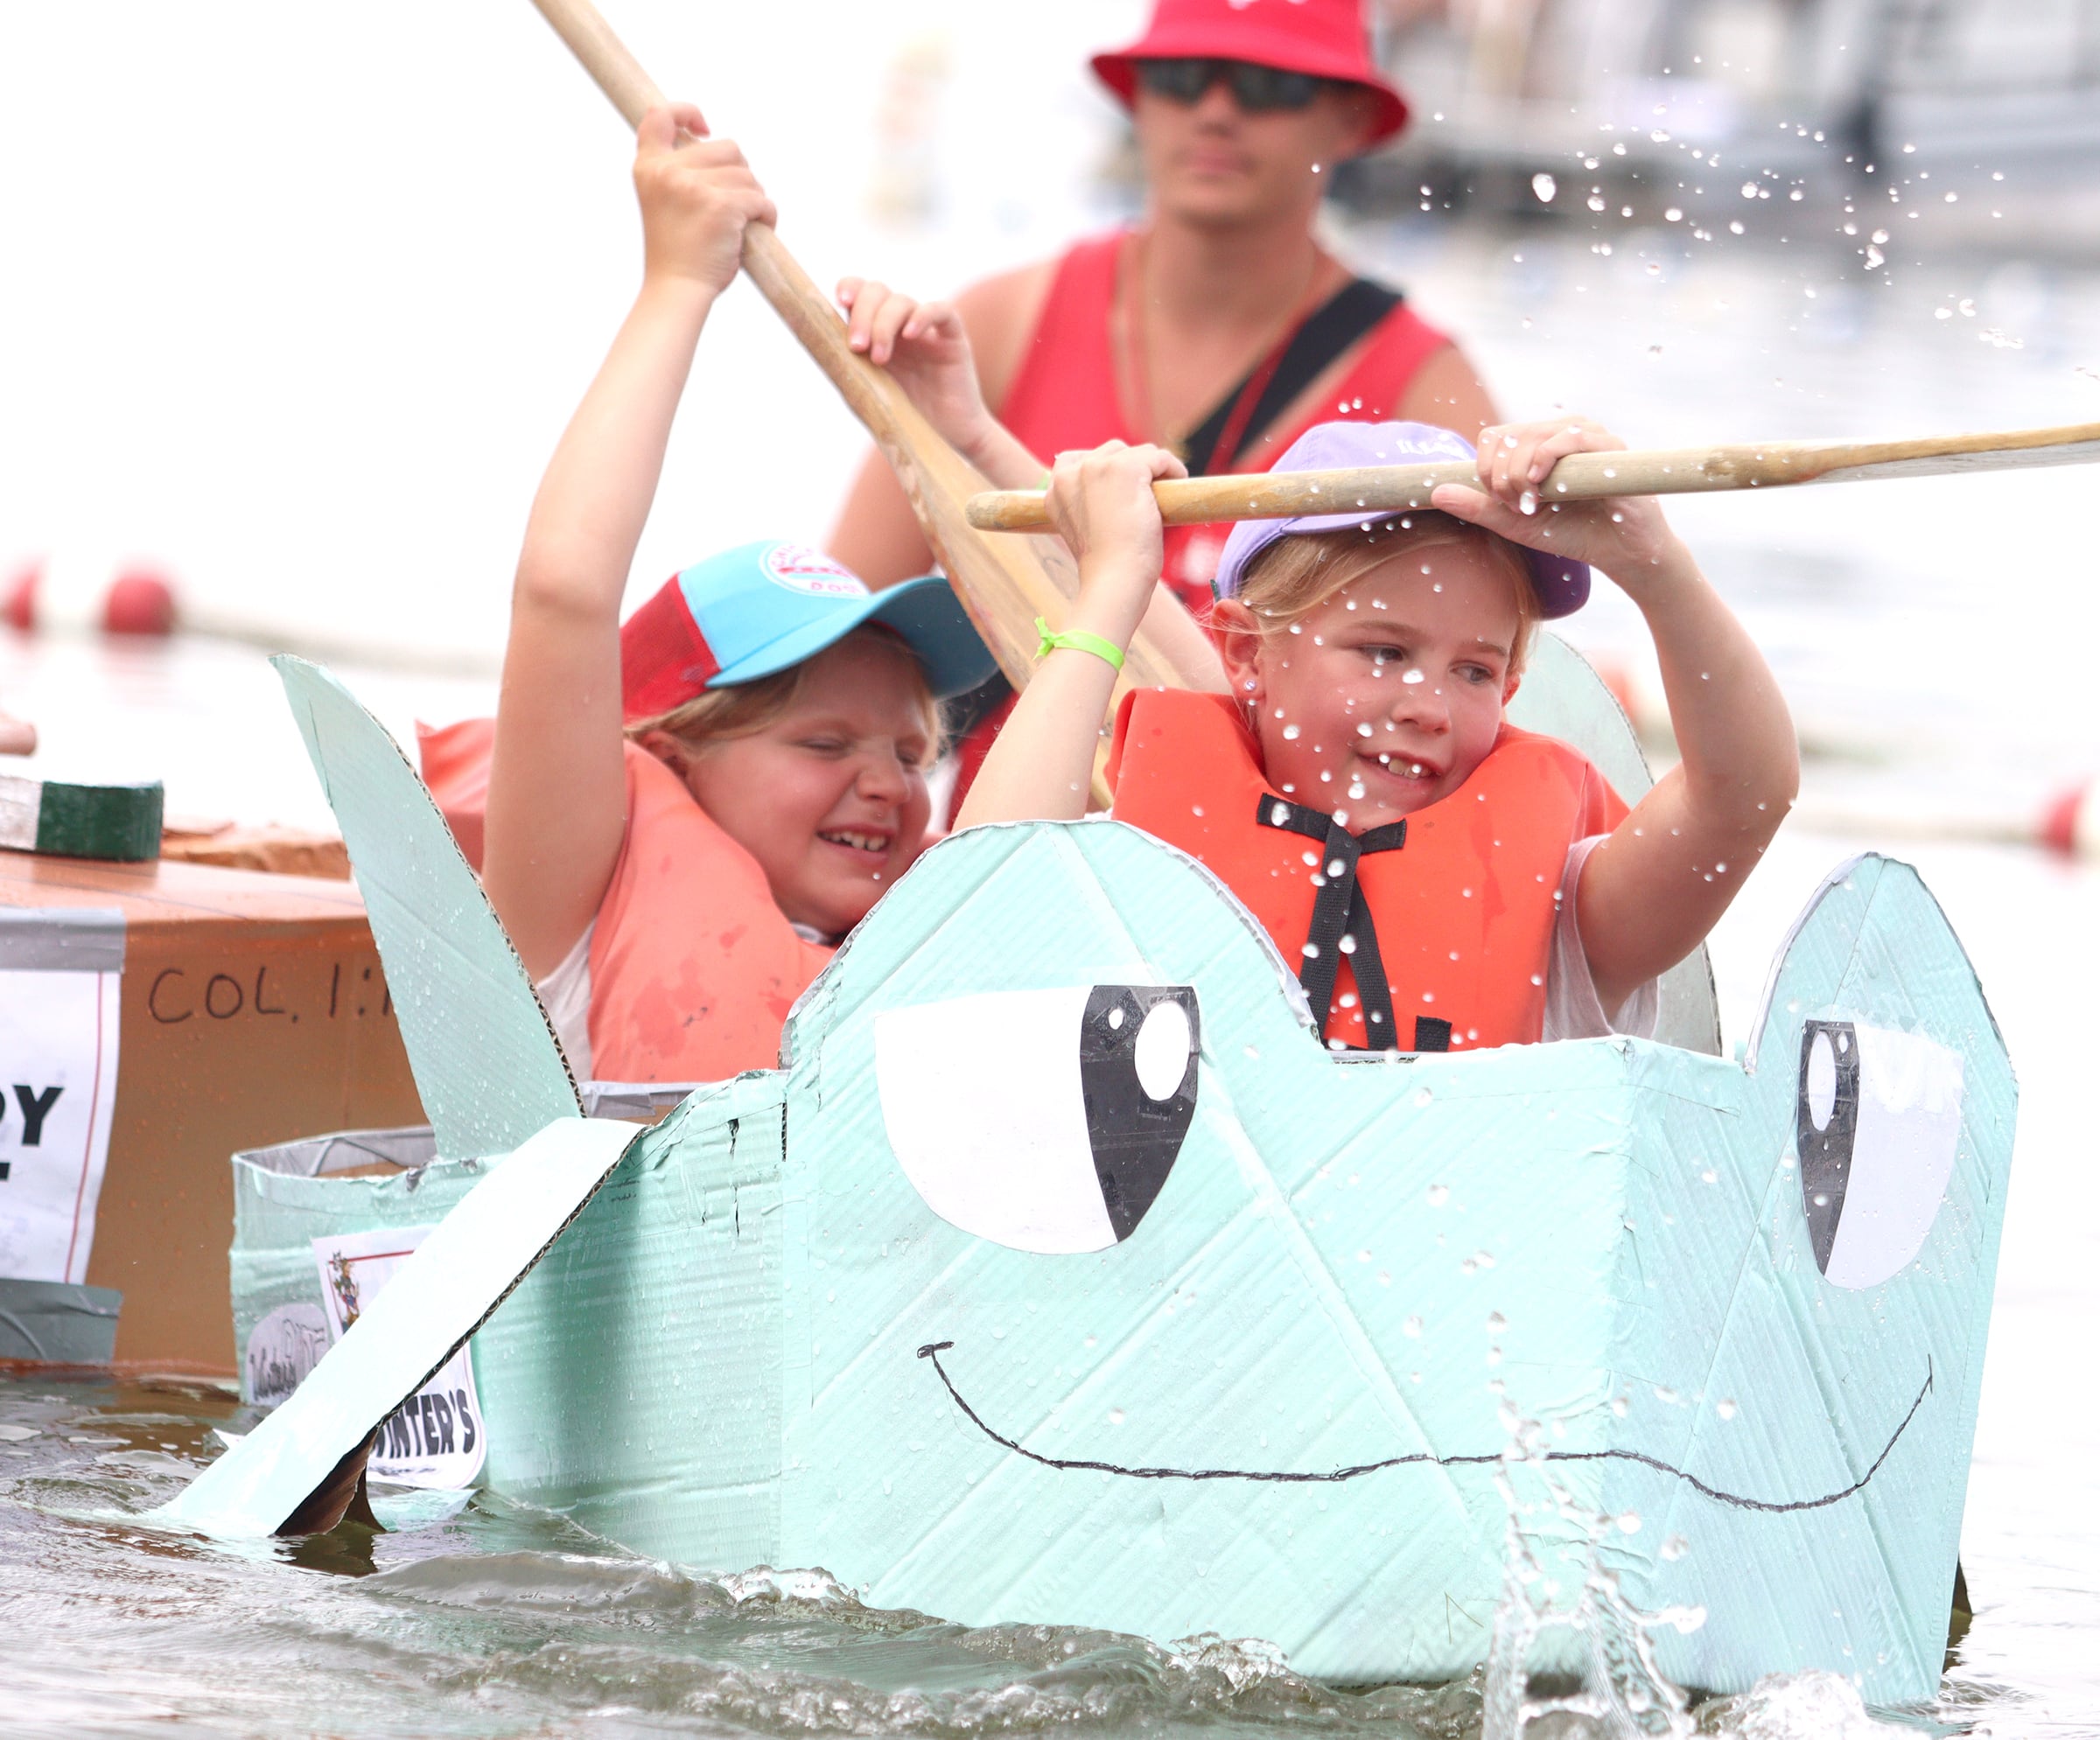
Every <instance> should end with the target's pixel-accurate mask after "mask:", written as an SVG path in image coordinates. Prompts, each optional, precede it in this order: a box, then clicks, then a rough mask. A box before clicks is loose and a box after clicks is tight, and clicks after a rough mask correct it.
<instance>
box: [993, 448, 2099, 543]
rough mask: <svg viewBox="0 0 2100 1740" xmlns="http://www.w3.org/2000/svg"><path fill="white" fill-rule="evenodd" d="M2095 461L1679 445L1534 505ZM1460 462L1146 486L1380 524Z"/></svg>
mask: <svg viewBox="0 0 2100 1740" xmlns="http://www.w3.org/2000/svg"><path fill="white" fill-rule="evenodd" d="M2096 460H2100V423H2067V424H2065V425H2063V426H2062V427H2061V428H2059V429H2016V430H2005V431H2003V432H2000V433H1996V434H1988V435H1945V436H1933V437H1927V438H1925V439H1923V440H1918V441H1768V442H1764V443H1762V444H1749V445H1742V446H1734V447H1680V448H1674V449H1670V450H1667V451H1654V452H1643V453H1571V454H1570V455H1569V456H1568V457H1567V458H1565V459H1563V460H1562V461H1561V462H1560V463H1559V464H1558V465H1556V466H1554V468H1553V469H1552V471H1551V472H1549V473H1548V474H1547V477H1546V480H1545V482H1544V483H1543V484H1541V485H1540V486H1539V491H1538V493H1539V495H1540V496H1541V497H1542V498H1551V497H1558V498H1561V499H1564V500H1570V501H1579V500H1586V499H1590V498H1594V497H1597V496H1605V495H1686V494H1691V493H1695V492H1699V491H1706V490H1723V489H1775V488H1778V487H1780V486H1783V485H1787V484H1805V483H1851V482H1852V481H1854V480H1855V479H1859V480H1864V479H1869V478H1918V477H1933V476H1936V475H1938V474H1939V473H1942V472H2002V471H2015V470H2019V469H2021V468H2023V467H2026V466H2030V465H2090V464H2092V463H2093V462H2095V461H2096ZM1472 482H1474V469H1473V466H1472V465H1470V464H1469V463H1466V462H1463V461H1457V460H1453V461H1447V462H1445V463H1442V464H1439V465H1362V466H1356V467H1353V468H1350V469H1348V470H1344V471H1334V472H1259V473H1256V474H1253V475H1250V476H1245V477H1225V478H1190V479H1187V480H1185V481H1183V480H1173V481H1169V482H1166V483H1159V484H1154V485H1153V486H1152V493H1153V494H1154V495H1155V496H1156V497H1157V498H1158V499H1159V516H1160V518H1161V519H1163V520H1164V521H1166V523H1167V524H1168V525H1170V526H1206V525H1209V524H1212V523H1213V522H1215V521H1221V520H1283V519H1289V518H1292V517H1293V516H1295V515H1297V514H1348V513H1354V512H1355V510H1357V509H1359V508H1362V509H1364V510H1365V511H1367V512H1372V511H1375V512H1377V513H1380V514H1390V513H1393V512H1396V511H1398V510H1404V509H1406V508H1410V507H1428V506H1429V497H1430V492H1431V491H1432V490H1433V489H1435V488H1436V487H1437V486H1438V485H1439V484H1447V483H1455V484H1470V483H1472ZM969 514H970V524H971V525H972V526H975V527H977V528H978V529H979V530H981V531H987V532H1030V531H1040V530H1041V529H1042V528H1044V527H1046V526H1047V525H1048V524H1049V523H1050V521H1049V516H1048V514H1046V513H1045V511H1044V507H1043V494H1042V493H1041V492H1040V491H1039V490H995V491H988V492H987V493H984V494H983V495H977V496H973V497H971V498H970V508H969Z"/></svg>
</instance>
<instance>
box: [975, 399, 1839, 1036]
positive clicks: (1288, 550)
mask: <svg viewBox="0 0 2100 1740" xmlns="http://www.w3.org/2000/svg"><path fill="white" fill-rule="evenodd" d="M1622 445H1623V444H1622V443H1621V442H1620V441H1619V440H1618V439H1617V438H1616V437H1614V436H1612V435H1610V434H1608V433H1607V431H1605V430H1602V429H1600V428H1599V427H1598V426H1597V425H1595V424H1594V423H1586V422H1583V421H1580V420H1573V421H1570V420H1563V421H1559V422H1555V423H1535V424H1530V425H1523V426H1514V427H1509V428H1505V429H1491V430H1488V431H1487V432H1486V435H1485V437H1484V439H1483V445H1482V448H1481V451H1480V453H1479V454H1478V456H1477V459H1476V464H1477V471H1478V476H1479V480H1480V487H1479V488H1478V489H1471V488H1465V487H1460V486H1445V487H1443V488H1440V489H1439V490H1438V491H1437V492H1436V494H1435V496H1434V498H1433V500H1434V503H1435V507H1436V509H1437V510H1438V511H1436V512H1432V513H1419V514H1405V515H1400V516H1396V517H1393V518H1389V519H1381V520H1377V521H1365V520H1364V519H1363V518H1362V516H1360V515H1357V514H1332V515H1327V516H1320V517H1314V518H1309V519H1302V520H1296V521H1249V522H1246V523H1244V524H1242V525H1241V526H1239V527H1238V528H1236V529H1235V531H1234V533H1233V535H1232V537H1231V539H1230V540H1229V542H1228V544H1227V547H1226V550H1225V554H1224V557H1223V559H1222V564H1221V566H1220V569H1219V571H1218V576H1217V580H1216V590H1217V592H1218V595H1219V603H1218V604H1217V610H1216V615H1215V618H1214V628H1215V630H1216V632H1218V634H1219V637H1220V644H1221V646H1222V652H1223V654H1224V660H1225V665H1226V668H1227V671H1228V673H1229V676H1230V679H1231V687H1232V694H1231V695H1230V696H1229V697H1228V696H1208V695H1183V694H1172V693H1166V692H1162V691H1149V692H1141V693H1138V694H1135V695H1131V697H1129V700H1128V702H1126V704H1125V707H1124V710H1123V712H1122V714H1121V716H1119V717H1118V719H1117V727H1116V730H1117V738H1116V748H1115V756H1116V761H1115V765H1114V767H1113V768H1112V777H1113V779H1114V784H1115V792H1116V804H1115V812H1114V813H1115V814H1116V815H1117V817H1119V818H1120V819H1122V820H1124V821H1133V822H1135V823H1137V824H1138V826H1140V827H1143V828H1147V829H1148V830H1150V831H1151V832H1152V833H1154V834H1156V835H1159V836H1160V837H1161V838H1163V839H1165V840H1166V841H1168V842H1172V843H1173V844H1175V845H1178V846H1180V847H1182V848H1183V849H1186V850H1187V851H1189V852H1191V853H1193V854H1194V856H1197V857H1199V858H1201V859H1202V860H1204V861H1205V862H1206V863H1208V864H1209V865H1210V867H1211V868H1212V869H1213V870H1215V871H1216V872H1217V873H1218V874H1219V875H1220V876H1221V877H1222V878H1223V879H1224V880H1225V881H1226V882H1227V883H1228V884H1229V885H1230V886H1231V887H1232V889H1233V891H1235V892H1236V894H1238V895H1239V897H1240V898H1242V899H1243V901H1245V902H1246V904H1247V905H1249V906H1250V908H1251V909H1252V911H1253V912H1254V913H1255V914H1256V916H1257V918H1259V919H1261V921H1262V923H1263V924H1264V926H1265V927H1266V928H1267V930H1268V931H1269V933H1270V935H1271V937H1272V938H1273V939H1274V940H1275V941H1276V943H1277V945H1278V947H1279V948H1280V949H1281V950H1282V951H1283V952H1284V954H1285V958H1286V959H1288V960H1291V961H1293V962H1294V963H1298V964H1299V977H1300V980H1301V982H1303V983H1304V985H1305V986H1306V991H1307V994H1308V996H1309V998H1310V1000H1311V1003H1312V1004H1313V1013H1314V1016H1315V1018H1316V1019H1317V1020H1318V1021H1319V1022H1320V1031H1321V1034H1322V1037H1323V1038H1325V1039H1326V1040H1327V1044H1328V1045H1330V1046H1332V1047H1334V1048H1336V1049H1352V1048H1368V1049H1371V1050H1393V1049H1397V1050H1404V1051H1437V1050H1445V1049H1458V1048H1460V1047H1479V1046H1484V1045H1502V1044H1508V1043H1510V1042H1514V1041H1524V1040H1536V1039H1541V1038H1547V1039H1553V1038H1578V1037H1582V1036H1585V1035H1589V1034H1596V1033H1603V1032H1607V1031H1621V1032H1635V1033H1646V1032H1649V1031H1652V1029H1653V1025H1654V1021H1655V1010H1656V997H1655V992H1654V982H1655V979H1656V975H1658V974H1660V973H1662V972H1663V971H1664V970H1665V969H1666V968H1670V967H1671V966H1673V965H1675V964H1676V963H1677V961H1681V960H1683V959H1684V956H1685V955H1687V954H1690V953H1691V951H1692V950H1693V949H1694V948H1695V947H1698V944H1699V942H1700V941H1701V940H1702V939H1703V938H1704V937H1705V935H1706V933H1707V932H1708V931H1709V930H1710V929H1711V928H1712V926H1713V924H1714V922H1715V920H1716V919H1719V917H1720V915H1721V913H1722V912H1724V911H1725V910H1726V907H1727V905H1728V903H1729V901H1730V900H1731V899H1732V898H1733V896H1734V894H1735V892H1736V891H1737V890H1738V889H1739V888H1740V886H1741V885H1742V883H1743V880H1744V878H1745V877H1747V875H1748V873H1749V871H1750V869H1751V867H1752V865H1753V864H1754V863H1755V862H1756V860H1757V858H1758V856H1759V855H1760V854H1761V852H1762V851H1763V850H1764V848H1765V846H1766V845H1767V843H1768V842H1769V841H1770V839H1771V837H1772V835H1773V833H1774V831H1775V829H1776V828H1778V826H1779V823H1780V820H1781V818H1782V816H1783V815H1784V814H1786V811H1787V808H1788V807H1789V804H1790V803H1791V801H1792V800H1793V797H1794V794H1795V791H1796V786H1797V784H1798V779H1799V765H1798V759H1797V756H1796V748H1795V742H1794V732H1793V727H1792V724H1791V722H1790V721H1789V717H1788V716H1787V710H1786V707H1785V703H1784V702H1783V701H1782V699H1781V697H1780V694H1779V689H1778V686H1777V684H1776V683H1775V681H1774V680H1773V677H1772V674H1771V673H1770V671H1769V670H1768V669H1767V667H1766V666H1765V663H1764V660H1763V659H1762V658H1761V656H1760V655H1759V653H1758V651H1757V648H1756V646H1755V645H1754V643H1753V642H1752V641H1751V639H1750V638H1749V636H1748V635H1747V633H1746V632H1744V630H1743V628H1742V626H1741V625H1740V624H1739V623H1738V622H1737V621H1736V620H1735V618H1734V617H1733V615H1731V614H1730V612H1729V611H1728V609H1727V607H1726V605H1725V604H1722V602H1721V600H1720V598H1719V596H1718V595H1717V594H1716V593H1715V592H1714V591H1713V590H1712V587H1710V586H1709V585H1708V584H1707V583H1706V582H1705V579H1704V578H1703V577H1701V576H1700V573H1699V571H1698V568H1697V566H1696V565H1695V564H1694V563H1693V561H1692V559H1691V555H1690V553H1689V552H1688V551H1687V550H1686V549H1685V547H1684V544H1683V543H1682V542H1680V541H1679V540H1678V539H1677V537H1676V536H1675V535H1673V534H1672V533H1671V532H1670V528H1669V526H1668V525H1667V523H1666V522H1665V521H1664V520H1663V514H1662V511H1661V509H1660V508H1659V507H1657V506H1656V503H1655V501H1654V500H1650V499H1647V498H1628V499H1623V500H1607V501H1598V502H1593V503H1585V504H1582V505H1579V506H1578V505H1572V504H1570V505H1565V506H1555V505H1552V504H1542V503H1541V502H1540V501H1539V500H1538V499H1537V493H1536V492H1537V486H1538V485H1539V484H1540V483H1541V482H1542V481H1543V480H1544V478H1545V476H1546V474H1547V472H1550V471H1551V468H1552V466H1553V465H1554V463H1555V462H1556V461H1557V460H1558V459H1559V458H1561V457H1562V456H1563V455H1565V454H1568V453H1572V452H1584V451H1608V450H1613V449H1617V448H1619V447H1621V446H1622ZM1460 453H1463V454H1466V455H1468V456H1471V453H1472V450H1471V449H1470V448H1468V447H1467V446H1466V444H1464V443H1463V442H1461V441H1460V439H1459V438H1458V437H1455V436H1452V435H1450V434H1448V433H1446V431H1443V430H1432V429H1429V428H1426V427H1425V426H1423V425H1420V424H1395V423H1386V424H1361V423H1333V424H1325V425H1322V426H1321V427H1320V428H1318V429H1316V430H1313V431H1312V432H1311V433H1310V434H1308V435H1307V436H1306V437H1304V438H1303V439H1301V440H1300V441H1299V443H1298V444H1296V445H1295V446H1294V447H1293V448H1292V451H1291V452H1290V453H1289V454H1288V455H1286V456H1285V459H1284V460H1283V462H1282V463H1281V464H1280V465H1278V468H1277V469H1278V470H1293V469H1296V470H1306V469H1313V468H1317V467H1323V466H1334V465H1369V464H1381V463H1383V464H1393V463H1404V462H1411V461H1415V460H1419V459H1426V458H1452V457H1454V456H1455V455H1458V454H1460ZM1179 472H1180V465H1179V464H1178V463H1177V462H1176V461H1174V460H1173V458H1171V457H1170V456H1168V455H1166V454H1165V453H1163V452H1161V451H1159V450H1158V449H1154V448H1139V449H1128V448H1124V447H1121V446H1117V445H1111V446H1109V447H1105V448H1102V449H1099V450H1096V451H1094V452H1091V453H1084V454H1067V455H1065V456H1063V457H1062V458H1060V459H1059V461H1058V464H1057V467H1056V470H1055V473H1054V479H1053V482H1052V484H1051V489H1050V506H1051V511H1052V514H1053V515H1054V519H1055V521H1056V523H1057V526H1058V528H1059V530H1060V532H1061V534H1062V535H1063V536H1064V538H1065V539H1066V541H1067V542H1068V543H1069V544H1070V545H1071V547H1072V549H1073V551H1074V553H1075V556H1076V557H1077V558H1078V563H1079V572H1080V592H1079V597H1078V599H1077V601H1076V602H1075V605H1074V608H1073V611H1072V615H1071V618H1070V621H1069V623H1068V625H1067V631H1066V632H1065V633H1063V634H1062V635H1061V636H1060V637H1058V639H1057V644H1056V646H1055V647H1054V650H1052V651H1051V652H1049V653H1047V655H1046V657H1045V658H1044V660H1043V662H1042V665H1041V667H1040V669H1039V670H1038V671H1037V673H1036V675H1035V679H1034V681H1033V682H1032V683H1031V684H1030V686H1029V688H1028V689H1027V690H1026V693H1025V694H1024V695H1023V696H1022V698H1021V701H1020V704H1019V707H1018V708H1017V709H1016V710H1015V713H1014V716H1013V718H1012V721H1011V722H1010V723H1008V725H1007V727H1006V730H1005V733H1004V734H1003V735H1002V736H1001V737H1000V738H999V740H998V743H997V744H995V745H994V747H993V749H992V751H991V756H990V757H989V758H988V759H987V760H986V763H985V765H984V772H982V774H981V775H980V776H979V778H978V779H977V785H976V786H975V788H974V789H973V790H972V792H971V793H970V799H969V801H968V803H967V804H966V805H965V807H964V808H963V814H962V815H961V816H960V818H959V820H958V825H959V826H963V827H968V826H970V825H972V824H974V823H977V822H984V821H1014V820H1019V819H1021V818H1024V817H1075V816H1078V815H1080V814H1082V813H1083V810H1084V806H1085V794H1086V792H1087V786H1088V776H1089V771H1090V769H1091V765H1092V760H1093V754H1094V750H1095V745H1096V742H1097V740H1098V730H1099V724H1100V721H1101V718H1102V716H1103V709H1105V708H1106V706H1107V703H1108V699H1109V694H1110V686H1111V684H1112V683H1113V681H1114V679H1115V667H1116V664H1117V658H1118V655H1119V653H1120V652H1121V649H1122V648H1123V647H1124V646H1125V645H1126V644H1127V642H1128V639H1129V637H1130V634H1131V628H1132V626H1133V625H1134V624H1135V623H1136V621H1137V619H1138V614H1139V612H1140V611H1142V610H1143V609H1144V608H1145V602H1146V600H1147V598H1148V597H1149V596H1150V593H1151V588H1152V581H1153V579H1154V578H1155V577H1156V576H1157V574H1158V572H1159V560H1160V527H1159V512H1158V509H1157V507H1156V505H1155V504H1154V501H1153V499H1152V482H1153V480H1154V479H1157V478H1160V477H1166V476H1172V475H1176V474H1178V473H1179ZM1589 563H1595V564H1596V565H1597V566H1599V567H1600V568H1602V569H1604V570H1606V571H1607V573H1608V574H1609V575H1610V576H1611V577H1612V578H1613V579H1614V581H1616V582H1617V583H1618V584H1619V585H1620V586H1621V589H1622V590H1625V591H1626V592H1627V593H1628V596H1629V597H1632V598H1633V600H1634V602H1635V604H1637V605H1638V606H1639V607H1640V609H1641V611H1642V615H1643V616H1644V617H1645V618H1646V619H1647V623H1648V626H1649V632H1651V633H1652V634H1653V636H1654V637H1655V644H1656V653H1657V656H1658V658H1659V659H1660V661H1661V664H1662V670H1663V686H1664V688H1665V690H1666V692H1667V694H1668V695H1669V698H1670V716H1671V720H1672V723H1674V725H1675V727H1676V730H1677V743H1678V746H1679V749H1680V751H1681V752H1682V755H1683V760H1682V761H1681V763H1680V764H1679V765H1678V766H1677V767H1676V768H1674V769H1673V770H1671V771H1670V772H1669V773H1668V774H1666V775H1665V776H1664V777H1663V779H1662V780H1661V781H1659V782H1658V783H1657V784H1656V786H1655V788H1654V789H1653V790H1652V791H1651V792H1650V793H1649V794H1648V796H1647V797H1645V798H1644V799H1643V800H1642V801H1641V803H1640V805H1639V806H1638V807H1636V808H1635V809H1634V810H1633V812H1632V813H1631V814H1628V812H1627V810H1626V807H1625V806H1624V805H1623V804H1622V803H1621V802H1620V801H1619V800H1618V799H1617V798H1616V797H1614V795H1613V793H1611V791H1610V790H1609V788H1608V787H1607V786H1606V784H1605V782H1604V780H1603V779H1602V777H1601V776H1600V774H1599V773H1598V772H1597V771H1596V769H1595V768H1593V766H1591V765H1590V764H1589V763H1588V762H1587V761H1586V760H1585V759H1583V758H1582V757H1581V756H1579V754H1577V753H1576V752H1575V751H1573V750H1572V749H1570V748H1569V747H1568V746H1567V745H1565V744H1560V743H1558V742H1555V741H1554V740H1552V739H1551V738H1547V737H1537V736H1534V735H1532V734H1530V733H1528V732H1524V731H1520V730H1515V729H1514V728H1512V727H1511V726H1510V725H1509V723H1507V722H1506V721H1505V719H1504V718H1503V709H1504V707H1505V706H1506V705H1507V703H1508V702H1509V698H1510V697H1511V696H1512V695H1515V694H1516V688H1517V685H1518V682H1519V681H1520V680H1521V678H1522V674H1523V662H1524V656H1525V652H1526V648H1527V646H1528V645H1529V643H1530V638H1531V635H1532V632H1533V630H1534V628H1535V625H1536V624H1537V620H1538V618H1541V617H1542V616H1543V617H1554V616H1561V615H1565V614H1566V613H1568V612H1569V611H1573V610H1574V609H1576V608H1578V607H1579V605H1580V604H1581V603H1582V602H1583V600H1584V599H1585V598H1586V597H1587V595H1588V590H1589V582H1590V577H1589V571H1588V567H1587V564H1589Z"/></svg>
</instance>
